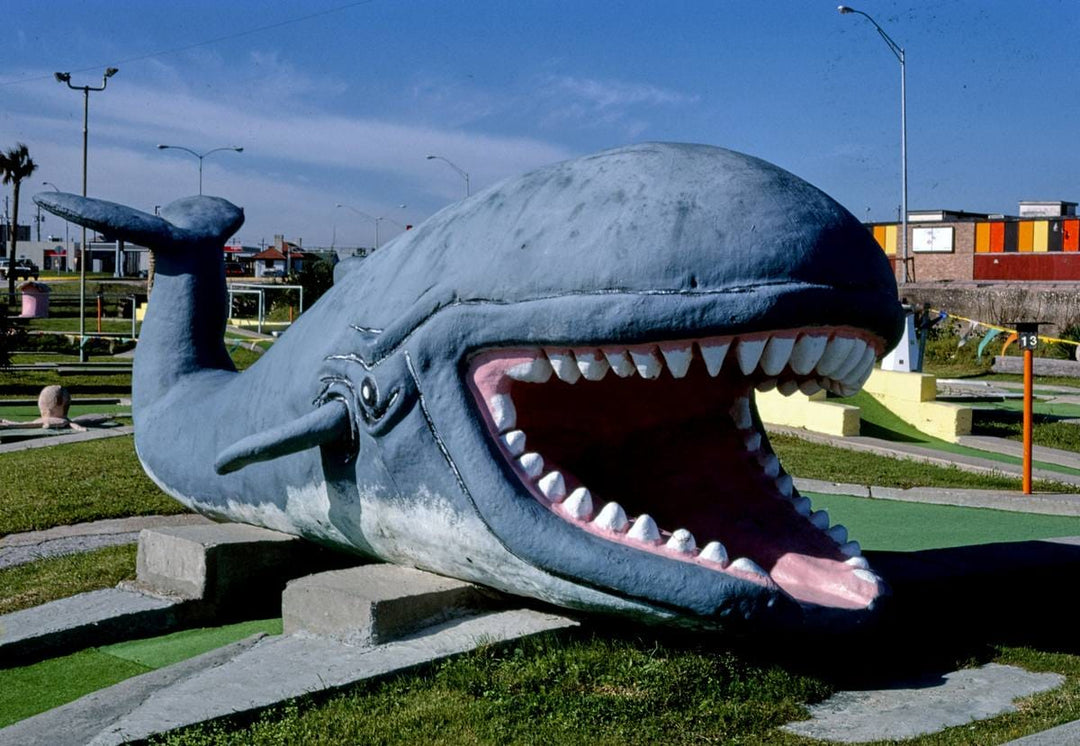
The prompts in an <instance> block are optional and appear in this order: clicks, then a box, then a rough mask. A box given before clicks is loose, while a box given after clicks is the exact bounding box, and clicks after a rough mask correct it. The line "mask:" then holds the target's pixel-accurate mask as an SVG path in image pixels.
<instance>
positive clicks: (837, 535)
mask: <svg viewBox="0 0 1080 746" xmlns="http://www.w3.org/2000/svg"><path fill="white" fill-rule="evenodd" d="M825 533H827V534H828V535H829V538H830V539H832V540H833V541H835V542H836V543H837V544H843V543H844V542H846V541H847V527H846V526H844V524H842V523H837V524H836V525H835V526H832V527H830V528H829V529H828V530H827V531H826V532H825Z"/></svg>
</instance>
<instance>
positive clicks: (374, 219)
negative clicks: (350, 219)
mask: <svg viewBox="0 0 1080 746" xmlns="http://www.w3.org/2000/svg"><path fill="white" fill-rule="evenodd" d="M337 206H338V207H344V208H345V209H347V210H352V211H353V212H355V213H356V214H357V215H359V216H360V217H362V218H366V219H368V220H370V221H372V222H373V223H375V248H376V249H378V248H379V223H381V222H382V221H384V220H389V221H390V222H391V223H393V224H394V225H396V226H398V227H399V228H401V229H402V230H404V229H405V226H404V225H402V224H401V223H399V222H398V221H396V220H394V219H393V218H392V217H390V216H389V215H380V216H378V217H376V216H374V215H369V214H368V213H366V212H364V211H363V210H357V209H356V208H355V207H353V206H352V205H343V204H341V203H340V202H338V203H337ZM396 207H397V209H398V210H404V209H405V208H406V207H408V205H397V206H396Z"/></svg>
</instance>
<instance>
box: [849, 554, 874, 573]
mask: <svg viewBox="0 0 1080 746" xmlns="http://www.w3.org/2000/svg"><path fill="white" fill-rule="evenodd" d="M844 564H845V565H847V566H848V567H854V568H855V569H856V570H869V569H870V563H869V562H867V561H866V557H863V556H862V555H856V556H854V557H848V558H847V559H846V560H844Z"/></svg>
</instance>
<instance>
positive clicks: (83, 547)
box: [0, 514, 211, 570]
mask: <svg viewBox="0 0 1080 746" xmlns="http://www.w3.org/2000/svg"><path fill="white" fill-rule="evenodd" d="M209 523H211V521H210V519H208V518H205V517H203V516H201V515H193V514H182V515H149V516H136V517H132V518H110V519H106V520H102V521H90V522H87V523H77V524H75V525H73V526H56V527H54V528H50V529H46V530H44V531H27V532H25V533H20V534H8V535H6V536H3V537H0V570H2V569H4V568H5V567H14V566H15V565H22V564H25V563H27V562H34V561H36V560H39V559H47V558H49V557H60V556H63V555H66V554H77V553H79V552H90V551H93V550H95V549H101V548H102V547H109V546H117V545H119V544H134V543H135V542H136V541H138V540H139V532H140V531H142V530H143V529H144V528H159V527H161V526H191V525H198V524H209Z"/></svg>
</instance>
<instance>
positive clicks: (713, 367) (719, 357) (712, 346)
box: [698, 342, 731, 378]
mask: <svg viewBox="0 0 1080 746" xmlns="http://www.w3.org/2000/svg"><path fill="white" fill-rule="evenodd" d="M730 346H731V343H730V342H698V350H700V351H701V359H702V360H704V361H705V370H707V371H708V372H709V375H710V376H712V377H713V378H716V374H717V373H719V372H720V368H722V367H723V366H724V358H725V357H727V351H728V347H730Z"/></svg>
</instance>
